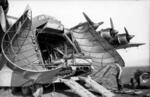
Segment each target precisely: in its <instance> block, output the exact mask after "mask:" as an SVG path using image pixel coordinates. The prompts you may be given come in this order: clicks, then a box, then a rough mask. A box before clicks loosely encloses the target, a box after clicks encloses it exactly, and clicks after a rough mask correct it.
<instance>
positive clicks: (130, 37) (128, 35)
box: [124, 27, 134, 42]
mask: <svg viewBox="0 0 150 97" xmlns="http://www.w3.org/2000/svg"><path fill="white" fill-rule="evenodd" d="M124 30H125V33H126V38H127V40H128V42H129V41H130V40H131V39H132V38H133V37H134V35H130V34H129V32H128V30H127V29H126V27H124Z"/></svg>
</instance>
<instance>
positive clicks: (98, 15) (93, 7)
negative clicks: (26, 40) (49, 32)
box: [8, 0, 150, 67]
mask: <svg viewBox="0 0 150 97" xmlns="http://www.w3.org/2000/svg"><path fill="white" fill-rule="evenodd" d="M9 4H10V7H9V11H8V15H12V16H15V17H19V16H21V15H22V13H23V12H24V10H25V7H26V6H27V5H29V6H30V8H31V10H32V16H33V17H34V16H37V15H40V14H46V15H49V16H53V17H55V18H56V19H58V20H60V21H61V22H62V24H63V25H64V27H65V28H71V27H73V26H75V25H77V24H78V23H80V22H84V21H85V19H84V17H83V15H82V12H85V13H86V14H87V15H88V16H89V17H90V18H91V19H92V20H93V21H94V22H99V21H103V22H104V24H103V25H102V26H100V27H99V28H98V30H100V29H102V28H107V27H110V21H109V18H110V17H111V18H112V19H113V23H114V27H115V29H117V30H118V31H119V33H125V31H124V27H126V28H127V30H128V32H129V33H130V34H133V35H135V37H134V38H133V39H132V40H131V41H130V42H133V43H138V42H139V43H146V44H145V45H143V46H140V47H138V48H135V47H134V48H129V49H121V50H117V51H118V52H119V54H120V55H121V56H122V58H123V59H124V61H125V65H126V66H127V67H128V66H148V65H149V44H150V43H149V42H150V39H149V38H150V35H149V32H150V1H149V0H131V1H130V0H128V1H125V0H121V1H119V0H114V1H113V0H106V1H103V0H82V1H81V0H9Z"/></svg>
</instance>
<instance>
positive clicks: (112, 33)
mask: <svg viewBox="0 0 150 97" xmlns="http://www.w3.org/2000/svg"><path fill="white" fill-rule="evenodd" d="M110 26H111V28H110V34H111V35H112V36H113V37H114V36H115V35H116V34H118V31H117V30H115V29H114V24H113V21H112V18H110Z"/></svg>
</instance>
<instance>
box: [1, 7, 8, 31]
mask: <svg viewBox="0 0 150 97" xmlns="http://www.w3.org/2000/svg"><path fill="white" fill-rule="evenodd" d="M0 24H1V27H2V30H3V31H4V32H6V29H7V23H6V17H5V13H4V10H3V8H2V6H0Z"/></svg>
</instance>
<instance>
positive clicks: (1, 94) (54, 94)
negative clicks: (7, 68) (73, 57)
mask: <svg viewBox="0 0 150 97" xmlns="http://www.w3.org/2000/svg"><path fill="white" fill-rule="evenodd" d="M126 91H127V89H126ZM128 91H133V90H128ZM134 91H135V92H136V93H138V94H133V92H128V93H115V94H116V96H115V97H150V89H136V90H134ZM93 94H95V95H96V96H97V97H102V96H101V95H99V94H97V93H93ZM146 95H147V96H146ZM148 95H149V96H148ZM0 97H32V96H22V95H13V94H12V93H11V90H10V89H7V90H4V89H1V90H0ZM42 97H80V96H79V95H77V94H75V93H74V92H73V91H72V90H55V91H51V92H47V93H45V94H44V95H42Z"/></svg>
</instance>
